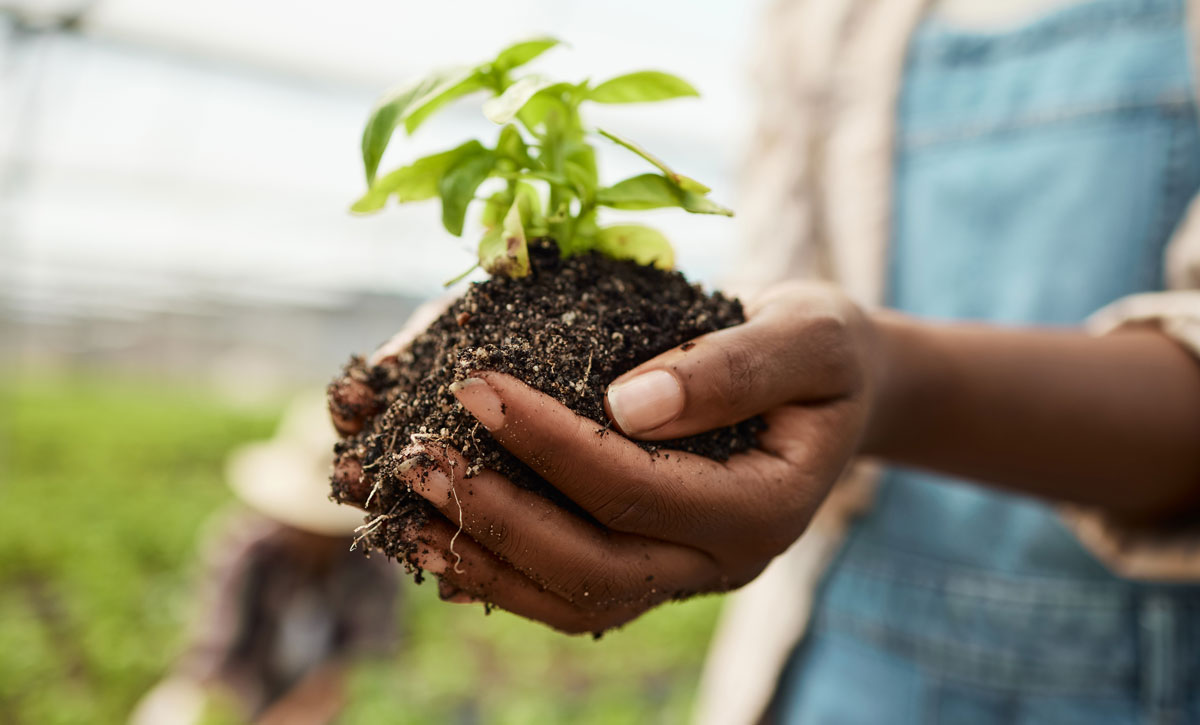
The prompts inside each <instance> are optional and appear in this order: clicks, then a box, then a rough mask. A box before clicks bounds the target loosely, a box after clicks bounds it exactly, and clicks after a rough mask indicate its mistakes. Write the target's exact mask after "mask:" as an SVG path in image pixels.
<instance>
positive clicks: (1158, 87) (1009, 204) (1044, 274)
mask: <svg viewBox="0 0 1200 725" xmlns="http://www.w3.org/2000/svg"><path fill="white" fill-rule="evenodd" d="M1183 12H1184V11H1183V7H1182V4H1181V2H1180V0H1093V1H1090V2H1081V3H1079V4H1077V5H1072V6H1069V7H1067V8H1065V9H1063V10H1060V11H1057V12H1054V13H1053V14H1050V15H1047V16H1044V17H1042V18H1039V19H1038V20H1036V21H1034V22H1032V23H1029V24H1027V25H1025V26H1022V27H1020V28H1017V29H1015V30H1011V31H1005V32H1002V33H996V34H990V33H975V32H964V31H961V30H956V29H954V28H950V27H947V26H945V25H943V24H940V23H939V22H938V21H937V20H936V19H933V18H931V19H927V20H926V21H925V22H924V23H923V24H922V25H921V27H920V28H918V30H917V32H916V33H915V35H914V37H913V39H912V41H911V46H910V48H909V54H908V60H907V65H906V70H905V77H904V87H903V91H902V97H901V101H900V104H899V108H898V114H899V123H898V137H897V146H896V169H895V174H896V180H895V181H896V183H895V198H894V205H895V206H894V219H893V225H894V226H893V233H892V242H891V257H890V260H889V303H890V305H891V306H893V307H895V308H898V309H901V310H904V311H907V312H910V313H912V314H914V315H918V316H920V317H923V318H927V319H944V320H950V319H971V320H987V321H990V322H994V323H999V324H1031V323H1035V324H1062V325H1078V324H1079V323H1080V322H1081V321H1082V320H1084V318H1085V317H1086V316H1087V315H1088V314H1090V313H1091V312H1093V311H1095V310H1096V309H1098V308H1100V307H1102V306H1103V305H1105V304H1106V303H1108V302H1111V301H1113V300H1115V299H1117V298H1119V297H1122V296H1124V295H1127V294H1131V293H1135V292H1142V291H1148V290H1157V289H1161V288H1162V285H1163V279H1162V257H1163V250H1164V247H1165V245H1166V243H1167V240H1168V239H1169V237H1170V235H1171V232H1172V230H1173V229H1174V227H1175V225H1176V224H1177V223H1178V222H1179V220H1180V218H1181V216H1182V214H1183V212H1184V209H1185V206H1186V205H1187V203H1188V201H1189V200H1190V199H1191V197H1192V195H1193V194H1194V193H1196V191H1197V187H1198V186H1200V134H1198V131H1197V128H1198V127H1197V119H1196V108H1195V104H1194V102H1193V94H1192V90H1191V89H1192V78H1191V71H1190V65H1189V61H1190V59H1189V56H1188V54H1189V47H1188V42H1187V39H1186V36H1185V31H1184V18H1183ZM1129 485H1130V487H1131V488H1133V487H1136V486H1137V485H1138V482H1137V481H1130V482H1129ZM775 708H776V709H775V712H776V714H777V715H778V717H779V719H780V720H781V721H783V722H789V723H805V724H806V725H807V724H810V723H812V724H823V723H970V724H972V725H988V724H989V723H1006V724H1008V723H1089V724H1091V723H1096V724H1104V723H1134V722H1137V723H1142V722H1152V723H1176V722H1200V588H1193V587H1185V586H1170V585H1165V584H1154V583H1136V582H1131V581H1127V580H1123V579H1120V578H1118V577H1116V576H1114V575H1113V574H1111V573H1110V572H1109V571H1108V570H1107V569H1106V568H1105V567H1104V566H1103V565H1102V564H1101V563H1100V562H1098V561H1097V560H1096V559H1095V558H1093V557H1092V556H1091V555H1090V554H1088V553H1087V552H1086V551H1085V550H1084V549H1083V548H1082V547H1081V546H1080V544H1079V543H1078V542H1077V541H1076V539H1075V538H1074V537H1073V536H1072V535H1071V534H1070V533H1069V532H1068V531H1067V530H1066V529H1065V528H1064V526H1063V524H1062V523H1061V522H1060V520H1059V518H1058V517H1057V515H1056V514H1055V512H1054V511H1053V510H1052V509H1051V508H1050V507H1049V506H1047V505H1045V504H1043V503H1040V502H1037V501H1034V500H1032V499H1028V498H1021V497H1017V496H1012V495H1006V494H1003V493H1000V492H997V491H994V490H991V489H988V488H984V487H980V486H977V485H975V484H972V483H969V482H964V481H953V480H949V479H946V478H941V477H938V476H935V475H931V474H927V473H921V472H916V471H909V470H891V471H889V472H888V473H887V474H885V476H884V479H883V480H882V482H881V487H880V490H879V495H878V498H877V501H876V505H875V507H874V508H873V509H872V511H871V512H870V513H869V514H867V515H866V516H865V517H864V518H863V519H860V520H859V521H858V522H856V524H855V525H854V527H853V528H852V530H851V532H850V535H849V537H848V539H847V543H846V544H845V546H844V548H843V550H842V551H841V552H840V554H839V556H838V558H837V560H836V561H835V563H834V565H833V567H832V568H831V569H830V572H829V573H828V574H827V575H826V577H825V580H824V582H823V584H822V586H821V589H820V590H819V592H818V595H817V603H816V607H815V612H814V617H813V621H812V625H811V628H810V630H809V634H808V636H807V637H806V638H805V640H804V641H803V642H802V643H801V645H800V646H799V647H798V648H797V650H796V653H795V654H794V656H793V658H792V661H791V663H790V664H789V666H788V669H787V671H786V672H785V673H784V675H783V679H782V680H781V683H780V689H779V693H778V695H777V699H776V705H775Z"/></svg>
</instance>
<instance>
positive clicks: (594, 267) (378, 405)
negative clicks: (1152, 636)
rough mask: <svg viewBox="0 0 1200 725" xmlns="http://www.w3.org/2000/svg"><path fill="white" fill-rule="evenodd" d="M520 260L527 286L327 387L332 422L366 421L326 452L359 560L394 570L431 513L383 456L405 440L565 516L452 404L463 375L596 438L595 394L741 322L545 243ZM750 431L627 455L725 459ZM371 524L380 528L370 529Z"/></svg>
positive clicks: (494, 297)
mask: <svg viewBox="0 0 1200 725" xmlns="http://www.w3.org/2000/svg"><path fill="white" fill-rule="evenodd" d="M530 260H531V263H532V267H533V273H532V274H531V275H530V276H528V277H525V278H522V279H508V278H496V279H491V280H488V281H486V282H480V283H475V284H472V285H471V287H470V288H469V289H468V290H467V292H466V293H465V294H464V295H463V296H462V297H461V298H459V299H458V300H456V301H455V302H454V303H453V304H452V305H451V306H450V308H449V309H448V310H447V311H446V312H445V313H444V314H442V316H441V317H439V318H438V319H437V320H436V321H435V322H434V323H433V324H432V325H430V327H429V328H428V329H427V330H426V331H425V332H424V333H422V334H421V335H419V336H418V337H417V338H416V340H415V341H414V342H413V343H412V345H411V346H410V347H409V348H408V349H406V350H404V351H403V352H402V353H401V354H400V355H398V356H397V357H396V358H394V359H391V360H385V361H383V362H382V363H380V364H379V365H376V366H374V367H370V366H367V365H366V364H365V363H364V361H363V360H362V359H360V358H353V359H352V360H351V361H350V363H349V364H348V365H347V367H346V370H345V376H344V377H343V378H340V379H339V380H337V381H335V382H334V383H333V384H331V385H330V392H331V407H332V408H333V411H334V414H335V418H337V417H338V416H339V415H340V416H341V417H342V418H343V419H348V420H355V419H357V420H361V419H363V418H364V417H367V418H368V419H367V421H366V423H365V425H363V426H362V428H361V430H360V431H358V432H357V433H356V434H354V435H352V436H350V437H348V438H345V439H343V440H342V441H341V442H340V443H339V444H338V445H337V448H336V453H337V455H338V463H337V466H336V467H335V473H334V477H333V497H334V498H335V499H337V500H340V501H343V502H349V503H355V504H358V505H361V504H362V502H364V501H365V500H366V499H367V498H368V497H370V503H369V505H367V506H366V508H367V510H368V512H369V513H368V516H367V519H366V520H367V521H374V522H376V524H377V525H375V526H373V527H371V528H370V530H369V533H368V534H367V535H366V536H365V537H364V539H363V541H364V542H365V543H366V544H367V545H369V546H370V547H371V548H374V549H379V550H382V551H384V552H386V553H387V554H388V555H389V556H396V557H398V558H401V559H404V558H406V556H407V555H408V554H411V553H412V552H411V550H410V549H411V547H412V545H411V544H408V543H406V542H405V540H404V538H403V537H402V536H401V534H402V532H404V531H405V529H406V528H408V527H409V526H410V525H411V524H420V523H422V522H423V521H425V520H426V517H427V516H431V515H437V514H436V513H435V512H434V509H433V508H432V507H431V506H429V504H427V503H426V502H425V500H424V499H422V498H421V497H420V496H418V495H416V494H414V493H412V492H411V491H410V490H408V488H407V487H406V486H405V485H404V484H403V483H401V482H400V481H399V480H398V479H397V477H396V475H395V472H394V468H395V466H396V465H398V463H399V462H400V460H401V459H400V457H399V456H395V455H393V453H399V452H400V451H401V450H403V449H404V447H405V446H407V445H409V444H410V443H411V442H413V440H422V441H425V442H428V441H429V440H431V439H432V440H436V441H437V442H438V444H439V445H449V446H450V447H451V448H453V449H456V450H458V451H461V452H462V454H463V455H464V457H465V458H466V459H467V460H468V461H469V464H470V467H469V469H468V472H467V475H468V476H470V475H473V474H474V473H476V472H478V470H479V469H480V468H484V467H486V468H490V469H492V470H495V471H498V472H500V473H502V474H504V475H505V476H506V477H508V478H509V479H510V480H511V481H513V483H515V484H517V485H519V486H521V487H523V488H526V489H529V490H533V491H537V492H539V493H541V494H542V495H545V496H547V497H549V498H551V499H553V500H555V501H557V502H559V503H560V504H562V505H565V506H568V507H569V508H572V509H575V507H574V506H573V505H572V504H571V503H570V502H569V501H567V500H566V499H565V498H564V497H563V496H562V495H561V494H559V493H558V491H556V490H555V489H554V488H553V487H552V486H551V485H550V484H549V483H547V482H546V481H545V479H543V478H541V477H540V476H538V475H537V474H536V473H534V472H533V470H532V469H530V468H529V467H528V466H526V465H525V464H524V463H522V462H521V461H520V460H518V459H517V458H516V457H514V456H513V455H512V454H510V453H509V452H508V451H507V450H505V449H504V448H502V447H501V446H500V445H499V444H497V443H496V442H495V440H493V439H492V437H491V435H490V434H488V432H487V431H486V430H485V429H484V428H483V427H482V426H480V425H478V423H477V421H476V420H475V419H474V418H473V417H471V415H470V414H469V413H467V412H466V411H465V410H464V409H463V408H462V406H461V405H459V404H458V402H457V400H456V399H455V398H454V396H453V395H452V394H451V393H450V391H449V389H448V388H449V386H450V384H451V383H453V382H454V381H456V380H461V379H463V378H465V377H467V376H468V375H469V374H470V373H471V372H472V371H476V370H495V371H499V372H504V373H509V374H511V375H513V376H514V377H517V378H519V379H520V380H523V381H525V382H526V383H528V384H529V385H531V386H532V387H534V388H537V389H538V390H540V391H542V392H544V393H547V394H548V395H551V396H553V397H554V398H556V399H558V400H559V401H561V402H562V403H563V404H564V405H566V406H567V407H568V408H570V409H572V410H574V411H575V412H577V413H579V414H580V415H583V416H586V417H588V418H591V419H592V420H595V421H597V426H596V427H597V429H599V430H603V429H606V428H607V427H608V418H607V416H606V414H605V412H604V403H603V401H604V391H605V389H606V388H607V387H608V385H609V383H611V382H612V381H613V380H615V379H616V378H617V377H618V376H619V375H621V374H622V373H624V372H626V371H628V370H630V369H631V368H633V367H635V366H636V365H638V364H640V363H642V362H644V361H646V360H649V359H650V358H652V357H654V356H655V355H658V354H660V353H662V352H665V351H666V350H669V349H671V348H672V347H675V346H677V345H683V344H685V343H686V342H687V341H688V340H690V339H692V338H694V337H697V336H698V335H702V334H704V333H707V332H712V331H715V330H719V329H722V328H725V327H729V326H731V325H736V324H738V323H741V322H743V321H744V319H745V318H744V316H743V313H742V306H741V303H740V302H738V301H737V300H735V299H729V298H727V297H725V296H723V295H722V294H721V293H719V292H717V293H714V294H711V295H709V294H706V293H705V292H704V291H703V290H702V289H701V288H700V287H699V286H698V285H692V284H689V283H688V282H687V280H686V279H684V277H683V275H681V274H679V273H677V272H664V271H662V270H658V269H654V268H650V267H644V266H641V265H637V264H634V263H632V262H624V261H616V260H612V259H609V258H607V257H602V256H599V255H591V254H589V255H584V256H580V257H574V258H571V259H568V260H563V259H561V258H560V257H559V254H558V249H557V247H555V246H554V245H553V243H552V242H547V241H538V242H534V243H533V244H531V245H530ZM364 384H365V385H364ZM375 411H378V414H377V415H374V417H371V414H373V413H374V412H375ZM345 427H346V426H343V428H344V429H345ZM355 427H356V426H355ZM763 427H764V424H763V422H762V420H761V419H758V418H753V419H751V420H748V421H745V422H742V423H739V424H738V425H735V426H731V427H729V428H724V429H721V430H717V431H712V432H710V433H705V434H702V435H698V436H692V437H689V438H684V439H680V440H673V441H665V442H659V443H653V444H652V443H639V445H641V446H642V447H643V448H645V449H647V450H651V451H653V450H657V449H660V448H667V449H673V450H684V451H689V452H692V453H698V454H702V455H706V456H709V457H711V458H714V459H717V460H725V459H727V458H729V456H730V455H732V454H734V453H738V452H741V451H745V450H747V449H749V448H751V447H753V446H754V445H755V442H756V434H757V432H758V431H760V430H762V428H763ZM611 435H617V433H615V432H613V433H611ZM575 510H577V509H575ZM383 515H388V518H386V519H384V520H378V521H377V519H379V517H381V516H383Z"/></svg>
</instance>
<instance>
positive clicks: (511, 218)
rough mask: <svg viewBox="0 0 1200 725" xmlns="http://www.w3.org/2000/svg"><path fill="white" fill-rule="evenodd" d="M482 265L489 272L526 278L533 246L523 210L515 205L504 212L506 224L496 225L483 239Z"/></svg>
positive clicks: (481, 243) (480, 262) (481, 246)
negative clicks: (527, 238)
mask: <svg viewBox="0 0 1200 725" xmlns="http://www.w3.org/2000/svg"><path fill="white" fill-rule="evenodd" d="M479 264H480V266H482V267H483V268H484V269H485V270H486V271H487V273H488V274H491V275H504V276H507V277H524V276H525V275H527V274H529V247H528V245H527V244H526V242H525V227H524V226H523V225H522V224H521V210H520V209H519V208H518V205H517V204H513V205H512V206H511V207H509V209H508V213H507V214H505V215H504V223H503V224H502V225H500V226H495V227H492V228H491V229H489V230H488V231H487V233H486V234H484V235H483V239H482V240H480V242H479Z"/></svg>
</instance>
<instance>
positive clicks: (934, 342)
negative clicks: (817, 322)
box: [862, 313, 1200, 521]
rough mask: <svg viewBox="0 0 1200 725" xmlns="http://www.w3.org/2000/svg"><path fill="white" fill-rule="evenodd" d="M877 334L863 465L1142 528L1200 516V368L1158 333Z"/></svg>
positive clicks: (895, 321)
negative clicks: (920, 473)
mask: <svg viewBox="0 0 1200 725" xmlns="http://www.w3.org/2000/svg"><path fill="white" fill-rule="evenodd" d="M876 329H877V330H878V353H877V361H878V374H877V375H876V380H877V381H878V382H877V385H876V392H875V395H874V397H875V405H874V406H873V413H872V416H871V424H870V425H869V426H868V430H867V433H866V436H865V440H864V444H863V447H862V452H863V454H865V455H871V456H877V457H880V458H883V459H885V460H889V461H891V462H894V463H900V464H907V465H912V466H917V467H921V468H927V469H931V470H935V471H939V472H943V473H947V474H950V475H955V476H961V477H964V478H970V479H974V480H978V481H982V482H987V483H991V484H994V485H998V486H1002V487H1005V488H1009V489H1012V490H1016V491H1021V492H1025V493H1029V494H1033V495H1037V496H1040V497H1044V498H1048V499H1054V500H1062V501H1071V502H1076V503H1083V504H1090V505H1096V506H1100V507H1102V508H1104V509H1106V510H1108V511H1109V512H1110V513H1112V514H1113V515H1115V516H1117V517H1121V518H1126V519H1129V520H1134V521H1146V520H1158V519H1162V518H1167V517H1170V516H1172V515H1173V514H1177V513H1178V512H1180V511H1181V510H1192V509H1194V508H1195V507H1197V506H1200V363H1198V362H1197V361H1196V360H1195V359H1194V358H1193V357H1191V356H1190V355H1189V354H1188V353H1187V352H1186V351H1185V350H1184V349H1183V348H1181V347H1180V346H1179V345H1177V344H1176V343H1175V342H1174V341H1172V340H1171V339H1169V338H1167V337H1166V336H1164V335H1162V334H1161V333H1159V332H1157V331H1155V330H1152V329H1131V330H1128V331H1124V332H1120V333H1117V334H1113V335H1108V336H1104V337H1092V336H1088V335H1086V334H1084V333H1082V332H1075V331H1061V332H1057V331H1044V330H1028V329H1023V330H1017V329H1002V328H996V327H989V326H983V325H936V324H928V323H921V322H918V321H914V320H911V319H908V318H904V317H901V316H898V315H893V314H889V313H883V314H880V315H878V316H877V317H876Z"/></svg>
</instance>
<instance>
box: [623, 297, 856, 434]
mask: <svg viewBox="0 0 1200 725" xmlns="http://www.w3.org/2000/svg"><path fill="white" fill-rule="evenodd" d="M856 312H857V308H854V307H853V305H850V304H848V303H845V302H843V298H842V297H841V296H840V295H836V294H831V293H830V292H829V291H828V289H827V288H824V287H813V286H808V285H795V286H789V287H788V288H784V289H783V290H781V291H780V292H778V293H776V294H772V295H771V296H769V297H767V298H764V299H763V300H762V301H761V303H760V306H759V308H758V309H757V311H755V312H754V313H753V314H752V315H751V317H750V319H749V320H748V321H747V322H745V323H743V324H741V325H737V326H735V327H730V328H727V329H724V330H719V331H717V332H712V333H709V334H707V335H703V336H701V337H698V338H696V339H695V340H692V341H691V342H689V343H687V344H685V345H682V346H680V347H677V348H673V349H671V350H669V351H667V352H665V353H663V354H661V355H659V356H658V357H656V358H654V359H652V360H649V361H647V362H645V363H643V364H641V365H639V366H638V367H636V368H634V369H633V370H631V371H629V372H628V373H626V374H624V375H622V376H621V377H619V378H617V379H616V380H615V381H613V384H612V385H610V386H609V388H608V393H607V395H606V396H605V407H606V409H607V412H608V415H609V417H610V418H611V419H612V421H613V422H614V423H615V424H616V426H617V428H618V429H620V431H621V432H622V433H624V434H625V435H627V436H629V437H632V438H640V439H643V440H667V439H671V438H681V437H683V436H689V435H695V434H697V433H702V432H704V431H709V430H713V429H715V428H721V427H724V426H727V425H733V424H734V423H737V422H740V421H743V420H746V419H747V418H750V417H751V416H754V415H758V414H759V413H763V412H765V411H768V410H770V409H772V408H776V407H778V406H780V405H784V404H787V403H818V402H827V401H830V400H834V399H837V398H841V397H844V396H847V395H850V394H852V393H854V392H855V391H856V389H857V388H858V386H859V380H860V379H861V377H862V376H861V375H860V374H859V372H858V370H859V368H860V363H859V361H858V359H857V354H856V345H855V340H854V335H853V329H852V328H853V326H854V325H853V318H854V317H855V313H856Z"/></svg>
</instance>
